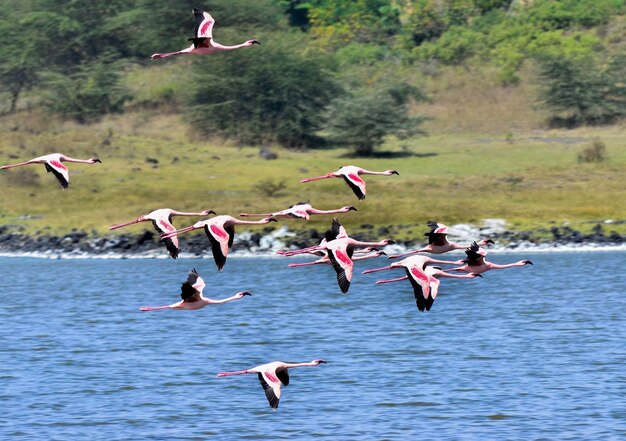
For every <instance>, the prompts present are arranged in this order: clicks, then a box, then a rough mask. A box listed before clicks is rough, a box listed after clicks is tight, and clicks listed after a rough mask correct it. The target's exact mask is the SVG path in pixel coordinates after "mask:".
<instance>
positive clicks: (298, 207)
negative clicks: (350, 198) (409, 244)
mask: <svg viewBox="0 0 626 441" xmlns="http://www.w3.org/2000/svg"><path fill="white" fill-rule="evenodd" d="M352 210H354V211H357V209H356V208H355V207H353V206H352V205H346V206H345V207H341V208H337V209H335V210H318V209H316V208H313V207H312V206H311V204H310V203H309V202H308V201H307V202H298V203H297V204H295V205H291V206H290V207H289V208H287V209H286V210H282V211H277V212H275V213H266V214H248V213H240V214H239V216H242V217H247V216H262V217H269V216H271V217H280V218H297V219H306V220H309V218H310V217H311V215H313V214H335V213H347V212H348V211H352Z"/></svg>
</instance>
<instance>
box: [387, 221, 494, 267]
mask: <svg viewBox="0 0 626 441" xmlns="http://www.w3.org/2000/svg"><path fill="white" fill-rule="evenodd" d="M426 225H428V226H429V227H430V231H429V232H428V233H425V234H424V236H428V245H426V246H425V247H423V248H420V249H419V250H415V251H409V252H408V253H403V254H396V255H393V256H389V258H390V259H395V258H397V257H405V256H410V255H412V254H417V253H431V254H443V253H447V252H448V251H452V250H463V249H466V248H467V247H468V246H469V245H463V244H460V243H455V242H449V241H448V238H447V235H448V227H447V226H446V225H444V224H440V223H438V222H436V221H430V220H429V221H428V222H427V223H426ZM477 243H478V245H480V246H484V245H487V244H490V243H493V240H491V239H483V240H480V241H478V242H477Z"/></svg>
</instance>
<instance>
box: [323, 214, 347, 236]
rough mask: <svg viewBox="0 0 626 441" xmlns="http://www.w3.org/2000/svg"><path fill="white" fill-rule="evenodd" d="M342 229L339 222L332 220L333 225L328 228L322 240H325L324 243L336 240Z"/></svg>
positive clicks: (335, 219)
mask: <svg viewBox="0 0 626 441" xmlns="http://www.w3.org/2000/svg"><path fill="white" fill-rule="evenodd" d="M342 228H343V227H342V226H341V223H339V220H338V219H337V218H336V217H335V218H333V223H332V225H331V226H330V229H328V230H326V233H324V239H326V242H330V241H331V240H335V239H337V237H339V235H340V234H341V230H342Z"/></svg>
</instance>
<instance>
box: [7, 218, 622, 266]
mask: <svg viewBox="0 0 626 441" xmlns="http://www.w3.org/2000/svg"><path fill="white" fill-rule="evenodd" d="M450 231H451V233H450V240H453V241H457V242H461V243H469V242H471V241H472V240H476V239H477V238H485V237H489V238H491V239H492V240H494V242H495V245H494V246H493V247H492V250H509V251H515V250H522V249H524V250H526V249H533V248H536V249H544V250H545V249H555V248H574V249H575V248H581V247H586V248H591V249H593V248H603V249H604V248H609V249H610V248H620V246H626V237H625V236H623V235H620V234H618V233H617V232H615V231H609V232H606V231H605V228H604V227H603V225H602V224H600V223H598V224H597V225H596V226H594V228H593V229H592V232H591V233H590V234H583V233H581V232H580V231H578V230H575V229H572V228H570V227H568V226H563V227H551V228H549V229H538V230H536V231H519V232H515V231H509V230H506V229H504V228H502V227H498V228H493V227H487V228H480V229H479V228H475V227H472V226H469V225H454V226H452V227H450ZM390 233H391V234H390ZM392 233H393V232H392V231H391V228H386V227H380V228H378V229H376V230H375V231H374V229H373V228H372V229H370V230H369V231H367V232H365V233H358V234H354V235H353V237H354V238H356V239H359V240H379V239H380V238H381V237H393V234H392ZM323 234H324V232H323V231H317V230H315V229H307V230H300V231H290V230H289V229H288V228H287V227H285V226H282V227H279V228H275V227H273V226H270V227H266V228H265V229H263V230H262V231H258V230H257V231H255V232H249V231H242V232H237V235H236V236H235V241H234V244H233V247H232V252H233V253H234V254H245V253H255V254H258V253H263V254H274V253H275V252H276V251H277V250H280V249H288V248H292V249H296V248H303V247H307V246H311V245H316V244H317V243H319V241H320V240H321V238H322V236H323ZM420 239H421V238H418V239H417V240H413V241H405V242H399V243H397V244H396V245H394V246H393V248H394V252H399V251H402V250H405V249H411V248H415V247H417V246H419V245H421V244H422V243H423V241H422V240H420ZM179 240H180V248H181V256H183V257H202V256H206V255H209V254H210V252H211V251H210V246H209V245H208V242H207V239H206V237H204V235H203V234H198V235H194V236H183V237H180V238H179ZM0 254H2V255H33V256H40V257H72V256H75V257H119V258H124V257H166V256H167V253H166V252H165V248H164V246H163V244H162V243H160V241H159V237H158V235H157V234H156V233H155V232H153V231H150V230H145V231H144V232H142V233H140V234H134V235H133V234H121V235H113V234H110V235H105V236H97V235H93V234H88V233H87V232H84V231H72V232H70V233H68V234H66V235H63V236H55V235H45V234H44V235H38V236H29V235H27V234H24V233H22V232H15V231H10V229H9V228H8V227H6V226H4V227H0Z"/></svg>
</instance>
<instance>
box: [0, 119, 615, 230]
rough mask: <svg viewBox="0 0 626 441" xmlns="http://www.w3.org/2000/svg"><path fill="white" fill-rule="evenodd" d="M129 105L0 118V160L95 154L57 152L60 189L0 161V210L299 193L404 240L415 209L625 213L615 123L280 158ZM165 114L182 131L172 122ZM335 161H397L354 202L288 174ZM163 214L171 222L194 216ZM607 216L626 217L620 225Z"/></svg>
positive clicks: (354, 222) (248, 201)
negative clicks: (67, 174) (52, 116)
mask: <svg viewBox="0 0 626 441" xmlns="http://www.w3.org/2000/svg"><path fill="white" fill-rule="evenodd" d="M29 118H31V119H32V117H29ZM133 118H135V116H134V115H126V116H125V119H126V120H125V124H126V125H125V126H124V125H122V126H115V127H116V129H117V130H116V131H115V133H114V135H113V136H112V138H111V139H110V140H109V141H108V143H105V144H103V140H104V139H106V138H107V124H110V125H111V126H113V125H114V124H113V123H112V121H111V120H109V121H108V122H104V123H100V124H98V125H96V126H84V127H83V126H77V125H73V124H67V123H65V124H62V123H58V122H57V124H53V123H51V122H48V123H46V130H45V131H44V130H42V131H40V132H38V131H37V130H34V129H33V128H32V127H31V126H30V125H29V124H32V125H33V126H36V125H37V124H35V123H34V122H32V121H30V122H29V121H22V120H20V118H19V117H16V118H13V119H11V120H9V119H7V118H4V119H3V120H1V121H0V130H1V131H2V135H3V136H2V139H1V140H0V163H2V164H6V163H13V162H19V161H21V160H25V159H30V158H31V157H34V156H38V155H41V154H45V153H50V152H53V151H61V152H64V153H66V154H68V155H71V156H76V157H89V156H91V155H92V154H97V155H99V157H100V158H101V159H102V160H103V164H97V165H93V166H90V165H82V164H70V165H69V167H70V171H71V184H70V188H69V189H68V190H66V191H62V190H61V189H60V187H59V185H58V183H57V182H56V180H55V179H54V177H53V176H52V175H51V174H46V172H45V170H44V168H43V166H31V167H32V168H33V170H35V171H36V172H37V174H38V175H39V179H38V183H36V184H32V185H31V184H23V183H22V184H18V183H16V182H15V181H14V179H12V177H13V176H14V174H15V173H17V172H18V170H19V169H13V170H5V171H2V172H0V183H1V184H2V187H3V190H2V198H1V199H0V223H1V224H2V225H9V226H21V227H23V228H24V229H25V231H27V232H30V233H36V232H47V233H51V234H64V233H66V232H68V231H71V230H72V229H73V228H76V229H79V230H85V231H88V232H91V231H92V230H93V231H95V232H97V233H100V234H101V233H104V232H106V231H107V228H108V226H109V225H111V224H113V223H116V222H121V221H125V220H130V219H133V218H135V217H136V216H138V215H140V214H144V213H147V212H148V211H150V210H153V209H155V208H160V207H170V208H174V209H178V210H193V211H199V210H203V209H213V210H215V211H216V212H218V213H223V214H231V215H237V214H238V213H240V212H243V211H245V212H261V213H262V212H267V211H276V210H281V209H283V208H286V207H287V206H289V205H291V204H293V203H295V202H298V201H301V200H310V201H311V202H312V203H313V205H314V206H315V207H318V208H321V209H326V208H336V207H340V206H343V205H349V204H350V205H355V206H356V207H357V208H358V212H356V213H354V212H351V213H349V214H346V215H343V216H342V222H344V223H345V225H346V226H347V227H348V228H349V229H350V231H360V230H367V229H368V227H367V226H368V224H369V225H373V226H374V228H377V227H380V226H398V227H397V228H394V229H393V230H392V232H393V234H394V235H396V236H397V238H403V239H406V238H408V237H410V236H411V235H413V236H418V235H421V234H422V230H424V223H425V222H426V220H428V219H436V220H439V221H441V222H445V223H447V224H453V223H457V222H465V223H473V224H478V225H480V224H481V222H482V220H483V219H486V218H504V219H506V220H507V221H509V223H510V225H511V227H515V228H519V229H529V228H537V227H547V226H551V225H562V224H563V223H565V222H569V223H570V225H572V227H575V228H577V229H582V230H583V231H584V230H587V231H588V230H590V229H591V228H592V227H593V225H594V224H593V223H588V222H589V221H604V220H607V219H614V220H620V219H621V220H623V219H625V218H626V204H624V203H623V202H621V203H620V201H624V200H626V173H625V172H626V151H625V149H624V148H623V145H624V141H626V132H625V131H624V130H620V129H619V128H612V129H607V130H603V129H601V128H594V129H583V130H576V131H567V132H559V131H549V132H548V131H544V132H541V133H540V134H538V133H532V134H530V135H526V136H521V135H520V136H518V137H516V138H515V139H514V140H505V139H499V138H497V137H490V136H486V135H483V136H481V135H475V134H469V135H468V134H465V135H463V134H458V133H454V134H451V135H438V136H430V137H425V138H417V139H415V140H412V141H411V142H406V141H403V142H402V143H393V142H391V143H390V144H389V145H387V146H386V147H385V148H384V149H383V150H390V151H393V152H395V153H396V154H400V153H401V152H404V153H406V152H407V151H408V152H412V153H413V156H406V157H393V156H392V157H389V158H385V157H376V158H366V159H354V158H350V157H347V153H348V152H347V151H345V150H342V149H324V150H309V151H290V150H285V149H282V148H280V147H275V146H274V147H271V148H272V150H273V151H275V152H276V153H277V154H278V156H279V158H278V159H277V160H272V161H266V160H264V159H262V158H261V157H260V156H259V150H258V148H253V147H235V146H229V145H217V144H213V143H208V142H198V141H195V142H190V141H187V140H186V139H188V138H187V137H185V136H184V135H181V134H179V135H176V136H175V137H173V138H163V137H160V136H158V135H150V131H149V130H147V128H146V129H145V132H144V133H142V134H141V135H138V134H137V133H136V131H135V130H134V129H133V128H132V127H133V124H134V123H133V121H132V119H133ZM150 124H152V123H151V122H150V121H148V122H147V123H146V125H147V126H150ZM172 124H173V125H177V127H178V128H179V130H181V131H184V130H186V129H185V127H184V125H183V124H180V123H177V124H176V123H175V122H172ZM16 126H17V127H18V129H17V130H15V129H14V128H15V127H16ZM120 127H122V128H120ZM124 127H126V128H124ZM12 128H13V129H12ZM594 137H599V138H601V139H602V140H603V141H604V142H605V143H606V146H607V157H608V159H607V161H605V162H604V163H599V164H579V163H578V162H577V154H578V152H579V151H580V150H581V149H582V148H583V147H584V146H585V145H586V143H588V142H589V141H590V140H591V139H592V138H594ZM572 140H573V141H572ZM401 145H403V146H404V150H403V149H402V147H401ZM147 158H153V159H156V160H158V164H156V166H155V164H152V163H150V162H147V161H146V160H147ZM346 164H357V165H359V166H361V167H364V168H368V169H373V170H386V169H397V170H399V171H400V176H392V177H383V176H370V177H366V178H365V179H366V181H367V191H368V194H367V198H366V199H365V200H364V201H358V200H357V199H356V197H355V196H354V195H353V194H352V192H351V190H350V189H349V188H348V187H347V186H346V185H345V183H343V181H342V180H340V179H332V180H324V181H317V182H311V183H307V184H300V183H299V181H300V179H302V178H303V177H307V176H314V175H320V174H323V173H326V172H328V171H333V170H336V169H337V168H339V167H340V166H341V165H346ZM268 179H269V180H273V181H275V182H279V181H284V182H285V184H286V188H285V189H284V190H282V191H280V192H279V193H278V194H277V195H276V196H275V197H271V198H269V197H267V196H265V195H264V194H263V192H261V191H259V190H258V189H257V188H255V187H256V185H257V184H258V183H259V182H261V181H264V180H268ZM25 217H26V218H25ZM329 221H330V219H329V218H328V217H318V218H313V219H312V220H311V221H310V222H309V223H308V224H305V223H303V222H298V221H284V223H286V224H288V225H289V226H290V227H292V228H299V229H305V228H317V229H324V228H326V227H327V226H328V224H329ZM176 222H177V225H181V226H182V225H186V224H187V223H191V222H193V220H192V219H183V220H180V219H179V220H177V221H176ZM606 229H607V231H609V230H617V231H622V232H624V230H626V228H625V227H624V226H623V225H611V226H607V227H606ZM135 230H136V231H137V232H139V231H141V227H135ZM121 231H123V230H121ZM127 231H128V230H127ZM407 236H408V237H407Z"/></svg>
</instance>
